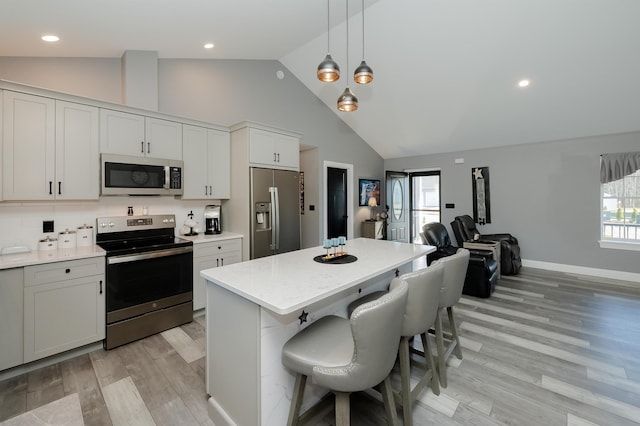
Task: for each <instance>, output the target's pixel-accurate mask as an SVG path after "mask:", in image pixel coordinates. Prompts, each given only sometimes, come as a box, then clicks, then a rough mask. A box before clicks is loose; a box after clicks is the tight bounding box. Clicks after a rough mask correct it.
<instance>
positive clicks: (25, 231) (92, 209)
mask: <svg viewBox="0 0 640 426" xmlns="http://www.w3.org/2000/svg"><path fill="white" fill-rule="evenodd" d="M207 204H220V201H217V200H208V201H207V200H197V201H191V200H189V201H183V200H180V199H175V198H172V197H164V196H161V197H126V196H125V197H101V198H100V199H99V200H98V201H66V202H61V201H57V202H56V201H51V202H48V201H38V202H9V201H5V202H0V248H3V247H10V246H16V245H18V246H26V247H29V248H30V249H31V250H37V247H38V240H40V239H41V238H43V237H44V236H46V235H50V236H53V237H57V236H58V233H59V232H61V231H64V230H65V229H70V230H75V229H77V228H78V227H79V226H81V225H84V224H86V225H91V226H93V227H94V230H95V227H96V218H97V217H102V216H126V215H127V211H128V207H129V206H132V207H133V213H134V214H135V215H142V214H143V208H144V207H146V208H147V210H148V214H175V215H176V225H177V229H176V235H177V234H179V229H180V227H181V226H182V224H183V223H184V221H185V220H187V218H188V217H187V214H188V213H189V212H190V211H193V214H194V217H193V218H194V220H195V221H197V222H200V223H201V224H203V222H204V218H203V215H204V206H205V205H207ZM44 220H53V221H54V232H52V233H44V232H42V221H44Z"/></svg>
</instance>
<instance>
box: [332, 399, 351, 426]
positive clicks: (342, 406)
mask: <svg viewBox="0 0 640 426" xmlns="http://www.w3.org/2000/svg"><path fill="white" fill-rule="evenodd" d="M335 395H336V426H349V425H350V424H351V423H350V414H349V408H350V407H349V395H350V394H349V392H335Z"/></svg>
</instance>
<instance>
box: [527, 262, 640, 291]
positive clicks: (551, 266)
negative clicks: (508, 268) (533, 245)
mask: <svg viewBox="0 0 640 426" xmlns="http://www.w3.org/2000/svg"><path fill="white" fill-rule="evenodd" d="M522 266H525V267H530V268H537V269H546V270H549V271H556V272H566V273H570V274H580V275H589V276H592V277H600V278H609V279H614V280H622V281H630V282H631V283H633V284H637V286H638V287H640V274H637V273H634V272H624V271H614V270H611V269H598V268H587V267H586V266H576V265H564V264H561V263H551V262H539V261H537V260H526V259H522Z"/></svg>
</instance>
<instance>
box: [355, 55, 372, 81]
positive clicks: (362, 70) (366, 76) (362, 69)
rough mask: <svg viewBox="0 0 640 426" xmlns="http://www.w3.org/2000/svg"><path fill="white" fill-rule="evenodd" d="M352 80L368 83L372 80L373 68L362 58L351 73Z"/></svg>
mask: <svg viewBox="0 0 640 426" xmlns="http://www.w3.org/2000/svg"><path fill="white" fill-rule="evenodd" d="M353 80H354V81H355V82H356V83H358V84H369V83H371V82H372V81H373V70H372V69H371V67H370V66H369V65H367V63H366V62H365V60H364V59H363V60H362V62H360V65H359V66H358V68H356V71H355V72H354V73H353Z"/></svg>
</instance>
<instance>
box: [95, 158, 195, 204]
mask: <svg viewBox="0 0 640 426" xmlns="http://www.w3.org/2000/svg"><path fill="white" fill-rule="evenodd" d="M100 163H101V168H100V170H101V180H102V183H101V194H102V195H182V192H183V189H182V187H183V185H182V180H183V176H184V174H183V169H184V163H183V162H182V161H180V160H166V159H162V158H146V157H132V156H127V155H117V154H101V156H100Z"/></svg>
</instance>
